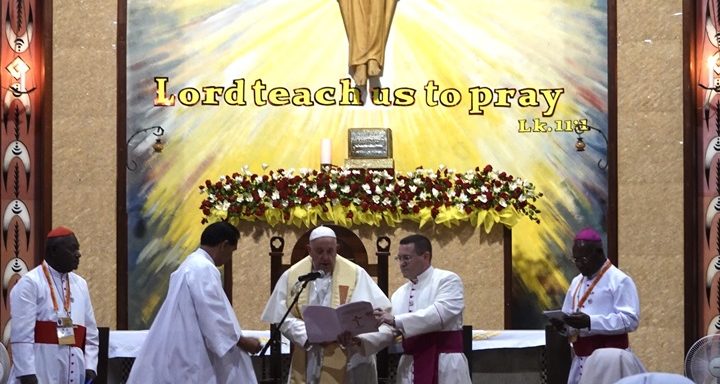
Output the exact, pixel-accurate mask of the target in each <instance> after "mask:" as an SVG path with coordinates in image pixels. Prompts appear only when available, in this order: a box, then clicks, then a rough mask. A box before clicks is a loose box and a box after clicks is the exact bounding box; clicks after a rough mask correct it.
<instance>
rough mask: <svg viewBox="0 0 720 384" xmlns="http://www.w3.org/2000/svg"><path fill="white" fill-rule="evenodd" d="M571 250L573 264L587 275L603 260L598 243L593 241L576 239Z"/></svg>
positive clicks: (591, 273) (593, 271) (596, 269)
mask: <svg viewBox="0 0 720 384" xmlns="http://www.w3.org/2000/svg"><path fill="white" fill-rule="evenodd" d="M572 252H573V261H574V262H575V266H576V267H577V269H578V270H579V271H580V273H582V274H583V275H584V276H587V277H590V276H592V275H594V274H595V272H597V271H598V270H599V269H600V267H601V266H602V264H603V263H604V262H605V255H604V254H603V253H602V252H601V251H599V250H598V245H597V244H596V243H594V242H587V241H582V240H581V241H576V242H575V244H573V249H572Z"/></svg>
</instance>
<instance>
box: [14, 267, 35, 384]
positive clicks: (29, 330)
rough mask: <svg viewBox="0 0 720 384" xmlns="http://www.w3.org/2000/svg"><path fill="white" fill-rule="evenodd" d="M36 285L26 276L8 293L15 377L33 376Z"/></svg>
mask: <svg viewBox="0 0 720 384" xmlns="http://www.w3.org/2000/svg"><path fill="white" fill-rule="evenodd" d="M37 289H38V288H37V285H36V284H35V283H34V282H33V281H32V280H31V279H30V278H29V277H27V276H24V277H22V278H20V280H19V281H18V283H17V284H15V286H14V287H13V288H12V290H11V291H10V318H11V321H12V323H11V328H10V344H11V346H12V361H13V366H14V368H15V372H16V373H17V376H25V375H34V374H36V371H35V349H34V345H35V321H36V320H37V318H36V316H37Z"/></svg>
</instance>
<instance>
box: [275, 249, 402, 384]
mask: <svg viewBox="0 0 720 384" xmlns="http://www.w3.org/2000/svg"><path fill="white" fill-rule="evenodd" d="M342 265H344V266H352V268H354V269H355V275H354V277H355V287H354V289H351V291H352V294H351V295H350V298H349V300H347V302H348V303H350V302H356V301H368V302H370V303H371V304H372V306H373V308H389V307H390V300H388V298H387V296H385V294H384V293H383V292H382V290H380V288H379V287H378V286H377V284H375V281H373V279H372V278H371V277H370V275H368V273H367V272H365V270H364V269H363V268H361V267H359V266H357V265H355V264H353V263H351V262H350V261H348V260H347V259H344V258H342V257H341V256H339V255H338V256H336V262H335V271H334V272H333V274H332V275H326V276H325V277H323V278H319V279H316V280H314V281H312V282H310V283H309V285H308V287H307V290H309V293H308V295H307V299H306V300H307V302H306V303H302V301H303V299H301V300H300V301H299V303H298V305H300V306H302V305H304V304H314V305H325V306H336V305H337V304H336V305H332V303H333V299H332V297H333V295H334V293H333V288H334V287H337V286H338V285H342V284H343V282H342V281H340V282H333V276H338V275H339V272H338V271H339V270H340V269H341V268H340V267H341V266H342ZM293 267H299V268H307V270H302V271H299V272H300V273H307V272H310V268H311V265H310V257H309V256H308V257H306V258H305V259H303V261H301V262H298V263H297V264H295V265H294V266H293ZM292 272H293V270H292V269H290V270H287V271H285V273H283V274H282V276H280V279H279V280H278V282H277V284H276V285H275V290H274V291H273V293H272V295H271V296H270V299H269V300H268V303H267V305H266V306H265V311H264V312H263V314H262V320H263V321H265V322H267V323H273V324H275V323H279V322H280V320H281V319H282V317H283V315H284V314H285V312H286V311H287V309H288V304H289V303H291V302H292V300H293V297H294V296H293V295H289V293H288V291H289V290H288V276H289V275H290V274H291V273H292ZM338 283H339V284H338ZM340 304H342V303H340ZM280 332H282V334H283V335H285V337H287V338H288V340H290V341H291V342H293V343H294V344H295V348H302V346H304V345H305V342H306V341H307V332H306V330H305V322H304V321H303V320H302V319H300V318H298V317H297V316H295V314H294V313H292V312H291V313H290V314H289V315H288V317H287V319H286V320H285V323H284V324H283V325H282V327H281V329H280ZM322 361H323V350H322V349H321V348H319V347H317V346H314V347H312V348H310V350H308V351H307V354H306V372H305V375H304V376H305V378H306V380H307V383H309V384H311V383H318V382H319V381H320V375H321V368H322ZM346 372H347V373H346V374H345V375H344V382H345V383H355V384H365V383H371V382H373V383H374V382H377V368H376V366H375V356H374V355H372V356H369V357H367V356H363V355H361V354H359V353H356V354H351V355H350V356H349V358H348V361H347V366H346ZM292 380H293V375H292V374H291V375H290V377H289V378H288V382H292ZM323 384H325V383H324V382H323Z"/></svg>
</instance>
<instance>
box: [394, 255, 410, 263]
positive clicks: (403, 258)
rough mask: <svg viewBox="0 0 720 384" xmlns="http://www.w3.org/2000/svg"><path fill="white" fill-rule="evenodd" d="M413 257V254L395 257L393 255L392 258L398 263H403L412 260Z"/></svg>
mask: <svg viewBox="0 0 720 384" xmlns="http://www.w3.org/2000/svg"><path fill="white" fill-rule="evenodd" d="M413 257H415V255H402V256H395V257H393V260H395V261H397V262H399V263H404V262H408V261H410V260H412V259H413Z"/></svg>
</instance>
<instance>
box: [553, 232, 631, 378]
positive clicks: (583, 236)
mask: <svg viewBox="0 0 720 384" xmlns="http://www.w3.org/2000/svg"><path fill="white" fill-rule="evenodd" d="M573 259H574V261H575V265H576V266H577V268H578V270H580V274H579V275H577V276H575V278H574V279H573V280H572V282H571V283H570V288H569V289H568V291H567V294H566V295H565V301H564V303H563V306H562V311H563V312H565V313H566V314H567V315H565V316H564V319H563V320H551V321H552V322H553V324H554V325H555V327H556V328H559V329H561V330H562V331H564V332H566V334H567V336H568V341H569V342H570V343H571V345H572V350H573V361H572V365H571V367H570V374H569V376H568V383H569V384H576V383H578V382H580V379H581V378H582V372H583V366H584V365H585V360H586V359H587V357H588V356H590V355H591V354H592V353H593V352H594V351H595V350H596V349H599V348H621V349H629V340H628V333H629V332H633V331H635V330H636V329H637V327H638V324H639V323H640V299H639V298H638V293H637V288H635V283H634V282H633V280H632V279H631V278H630V276H628V275H626V274H625V273H623V272H622V271H621V270H619V269H618V268H616V267H615V266H614V265H612V264H611V263H610V260H608V259H607V258H606V257H605V253H604V251H603V247H602V238H601V237H600V234H599V233H598V232H597V231H595V230H593V229H591V228H586V229H583V230H581V231H580V232H578V233H577V235H576V236H575V240H574V243H573Z"/></svg>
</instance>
